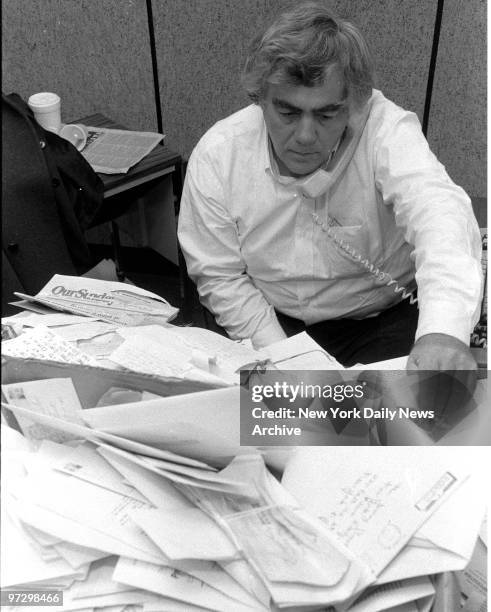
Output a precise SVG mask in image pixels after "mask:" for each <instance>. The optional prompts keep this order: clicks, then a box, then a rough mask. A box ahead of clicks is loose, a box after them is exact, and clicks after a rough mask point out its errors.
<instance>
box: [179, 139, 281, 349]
mask: <svg viewBox="0 0 491 612" xmlns="http://www.w3.org/2000/svg"><path fill="white" fill-rule="evenodd" d="M222 175H223V170H222V169H221V168H220V166H219V161H218V160H214V159H213V158H212V156H211V155H210V154H208V153H207V152H203V151H201V150H200V147H199V145H198V147H197V148H196V149H195V151H194V152H193V154H192V155H191V157H190V159H189V163H188V168H187V171H186V180H185V182H184V188H183V194H182V198H181V207H180V214H179V226H178V237H179V242H180V245H181V249H182V252H183V254H184V257H185V259H186V264H187V268H188V274H189V276H190V277H191V278H192V279H193V280H194V282H195V283H196V286H197V288H198V293H199V295H200V300H201V302H202V303H203V304H204V305H205V306H206V307H207V308H208V309H209V310H210V311H211V312H212V313H213V314H214V315H215V316H216V319H217V323H218V324H219V325H221V326H222V327H224V328H225V330H226V331H227V333H228V334H229V336H230V337H231V338H232V339H243V338H250V339H251V341H252V344H253V346H254V347H255V348H262V347H264V346H267V345H268V344H271V343H272V342H276V341H278V340H282V339H284V338H286V334H285V332H284V331H283V329H282V327H281V326H280V324H279V322H278V319H277V317H276V314H275V311H274V308H273V307H272V306H271V305H270V304H269V303H268V302H267V300H266V298H265V297H264V295H263V294H262V292H261V291H259V289H257V287H255V285H254V283H253V281H252V279H251V278H250V277H249V276H248V274H247V270H246V265H245V262H244V260H243V258H242V255H241V251H240V243H239V236H238V231H237V224H236V222H235V221H234V219H233V218H232V217H231V215H230V213H229V211H228V209H227V203H226V202H225V195H224V193H225V190H224V188H223V181H224V180H226V177H224V176H222Z"/></svg>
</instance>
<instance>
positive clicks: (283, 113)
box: [278, 110, 298, 117]
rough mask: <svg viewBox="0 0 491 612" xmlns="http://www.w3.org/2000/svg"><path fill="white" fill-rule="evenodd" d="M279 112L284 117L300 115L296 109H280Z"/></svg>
mask: <svg viewBox="0 0 491 612" xmlns="http://www.w3.org/2000/svg"><path fill="white" fill-rule="evenodd" d="M278 113H279V114H280V115H281V116H282V117H296V116H297V115H298V113H296V112H295V111H287V110H280V111H278Z"/></svg>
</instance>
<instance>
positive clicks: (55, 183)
mask: <svg viewBox="0 0 491 612" xmlns="http://www.w3.org/2000/svg"><path fill="white" fill-rule="evenodd" d="M51 184H52V185H53V187H59V186H60V181H59V180H58V179H57V178H54V179H53V180H52V181H51Z"/></svg>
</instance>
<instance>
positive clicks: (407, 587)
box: [348, 576, 435, 612]
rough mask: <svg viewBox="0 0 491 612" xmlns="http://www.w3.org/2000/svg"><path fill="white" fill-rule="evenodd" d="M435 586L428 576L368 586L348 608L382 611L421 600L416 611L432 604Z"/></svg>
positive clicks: (351, 611) (357, 611)
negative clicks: (378, 585)
mask: <svg viewBox="0 0 491 612" xmlns="http://www.w3.org/2000/svg"><path fill="white" fill-rule="evenodd" d="M434 594H435V588H434V586H433V585H432V583H431V581H430V579H429V578H428V577H427V576H422V577H420V578H410V579H408V580H402V581H399V582H394V583H390V584H385V585H384V586H383V587H374V588H368V589H367V590H366V592H365V593H363V594H362V595H361V597H359V598H358V599H357V600H356V602H355V603H354V604H353V605H352V606H350V607H349V608H348V611H349V612H382V611H383V610H394V609H396V610H397V608H398V607H399V606H403V605H406V604H413V603H414V602H418V603H419V602H421V605H420V606H417V607H416V608H415V610H416V612H418V610H421V608H422V607H423V606H424V607H426V608H427V609H428V603H429V604H430V606H431V602H432V601H433V596H434Z"/></svg>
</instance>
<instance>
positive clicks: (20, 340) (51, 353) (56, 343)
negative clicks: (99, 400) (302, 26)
mask: <svg viewBox="0 0 491 612" xmlns="http://www.w3.org/2000/svg"><path fill="white" fill-rule="evenodd" d="M2 353H3V354H4V355H8V356H9V357H18V358H24V359H40V360H42V361H57V362H60V363H78V364H82V365H91V366H97V365H98V363H97V361H96V360H95V359H94V358H93V357H91V356H90V355H87V354H86V353H83V352H82V351H80V350H79V349H78V348H77V347H76V346H74V345H73V344H71V343H70V342H67V341H65V340H64V339H63V338H60V337H59V336H58V335H57V334H55V333H54V332H53V331H51V330H50V329H48V328H46V327H45V328H43V327H35V328H33V329H29V330H27V331H25V332H24V333H22V334H21V335H20V336H17V337H16V338H12V339H11V340H6V341H5V342H2Z"/></svg>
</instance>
